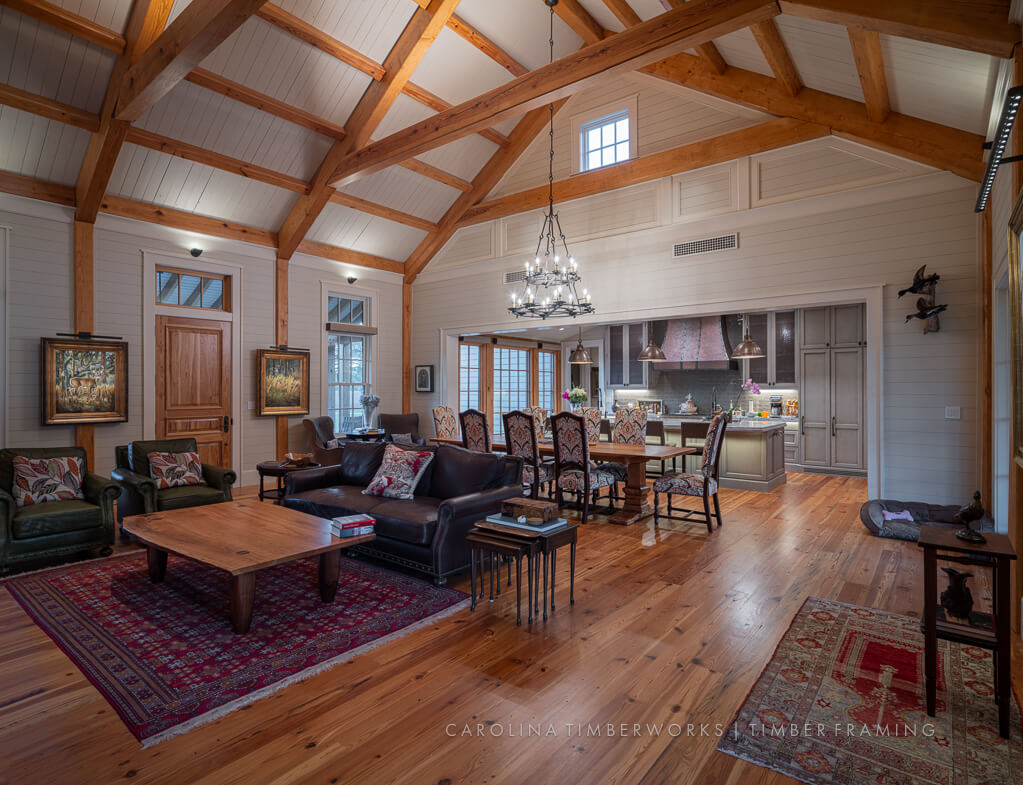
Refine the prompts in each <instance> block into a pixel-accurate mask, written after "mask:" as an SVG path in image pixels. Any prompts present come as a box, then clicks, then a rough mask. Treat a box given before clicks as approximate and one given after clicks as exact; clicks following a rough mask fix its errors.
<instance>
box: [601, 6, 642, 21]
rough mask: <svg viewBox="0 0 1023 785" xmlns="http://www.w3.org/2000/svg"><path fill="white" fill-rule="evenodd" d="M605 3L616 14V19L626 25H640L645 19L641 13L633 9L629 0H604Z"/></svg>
mask: <svg viewBox="0 0 1023 785" xmlns="http://www.w3.org/2000/svg"><path fill="white" fill-rule="evenodd" d="M604 5H606V6H607V8H608V10H609V11H610V12H611V13H612V14H614V15H615V19H617V20H618V21H619V22H621V23H622V24H623V25H625V26H626V27H632V26H633V25H638V24H639V23H640V22H642V21H643V20H642V19H641V18H640V16H639V14H637V13H636V12H635V11H634V10H632V6H631V5H629V3H628V1H627V0H604Z"/></svg>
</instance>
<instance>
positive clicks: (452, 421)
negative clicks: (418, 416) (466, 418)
mask: <svg viewBox="0 0 1023 785" xmlns="http://www.w3.org/2000/svg"><path fill="white" fill-rule="evenodd" d="M433 427H434V429H435V430H436V431H437V438H438V439H457V438H458V418H457V417H455V410H454V409H452V408H451V407H450V406H434V407H433Z"/></svg>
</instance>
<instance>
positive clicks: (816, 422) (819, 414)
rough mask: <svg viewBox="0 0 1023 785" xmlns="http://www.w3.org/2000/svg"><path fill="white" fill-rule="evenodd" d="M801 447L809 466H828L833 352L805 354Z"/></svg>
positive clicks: (807, 352) (804, 461)
mask: <svg viewBox="0 0 1023 785" xmlns="http://www.w3.org/2000/svg"><path fill="white" fill-rule="evenodd" d="M801 366H802V370H801V385H800V389H801V390H802V392H801V393H800V396H799V407H800V415H801V417H800V430H801V435H800V443H801V445H802V460H801V463H803V464H804V465H806V466H828V465H829V464H830V458H831V384H830V380H831V352H830V351H829V350H827V349H809V350H804V351H803V352H802V363H801Z"/></svg>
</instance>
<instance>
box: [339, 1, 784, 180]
mask: <svg viewBox="0 0 1023 785" xmlns="http://www.w3.org/2000/svg"><path fill="white" fill-rule="evenodd" d="M560 7H561V3H559V4H558V5H557V6H556V8H560ZM777 13H778V8H777V5H776V3H775V2H773V0H770V1H768V2H765V0H695V2H692V3H687V4H686V5H684V6H682V7H681V8H678V9H676V10H674V11H668V12H666V13H664V14H661V15H659V16H656V17H654V18H653V19H650V20H648V21H646V22H643V23H642V24H640V25H637V26H636V27H632V28H630V29H628V30H626V31H625V32H622V33H618V34H617V35H614V36H612V37H610V38H607V39H605V40H603V41H599V42H597V43H594V44H590V45H589V46H586V47H584V48H583V49H580V50H579V51H578V52H575V53H573V54H571V55H567V56H566V57H562V58H560V59H558V60H555V61H554V62H553V63H550V64H549V65H545V66H543V67H541V68H538V69H536V70H535V71H531V72H530V73H529V74H527V75H525V76H520V77H517V78H516V79H513V80H512V81H510V82H508V83H507V84H505V85H502V86H501V87H498V88H495V89H493V90H490V91H488V92H487V93H484V94H483V95H481V96H477V97H476V98H473V99H470V100H469V101H466V102H464V103H462V104H459V105H458V106H455V107H452V108H451V109H449V110H447V111H445V112H439V113H437V114H436V115H434V116H433V117H431V118H428V119H426V120H424V121H422V122H420V123H416V124H414V125H412V126H410V127H408V128H406V129H404V130H402V131H399V132H397V133H395V134H392V135H391V136H388V137H386V138H385V139H381V140H380V141H378V142H373V143H371V144H369V145H367V146H366V147H364V148H361V149H357V150H355V151H353V152H352V153H351V154H350V155H348V156H346V157H345V158H343V159H341V160H339V161H338V165H337V167H336V168H335V170H334V172H333V176H332V177H330V181H331V182H332V183H333V184H334V185H335V186H342V185H345V184H347V183H349V182H354V181H355V180H358V179H360V178H361V177H365V176H367V175H369V174H372V173H373V172H378V171H380V170H381V169H385V168H386V167H388V166H391V165H392V164H395V163H398V162H399V161H403V160H406V159H408V158H411V157H413V156H416V155H418V154H420V153H424V152H426V151H427V150H432V149H434V148H437V147H440V146H442V145H445V144H448V143H450V142H453V141H455V140H456V139H460V138H461V137H463V136H465V135H467V134H470V133H474V132H475V131H478V130H479V129H480V128H487V127H490V126H493V125H494V124H496V123H498V122H501V121H502V120H504V119H506V118H508V117H514V116H517V115H520V114H522V113H523V111H528V110H531V109H535V108H537V107H540V106H544V105H546V104H548V103H550V102H551V101H556V100H558V99H560V98H565V97H568V96H569V95H572V94H574V93H576V92H579V91H580V90H584V89H586V88H588V87H592V86H593V85H594V84H596V83H598V82H599V81H601V80H603V79H607V78H610V77H614V76H617V75H619V74H621V73H625V72H629V71H633V70H635V69H637V68H641V67H643V66H646V65H650V64H653V63H654V62H656V61H658V60H661V59H663V58H664V57H667V56H670V55H672V54H675V53H679V52H682V51H683V50H685V49H688V48H691V47H693V46H696V45H697V44H701V43H705V42H707V41H709V40H711V39H713V38H715V37H717V36H721V35H725V34H727V33H729V32H733V31H735V30H739V29H741V28H743V27H748V26H749V25H751V24H754V23H755V22H759V21H763V20H765V19H770V18H772V17H773V16H776V15H777Z"/></svg>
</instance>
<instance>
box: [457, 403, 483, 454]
mask: <svg viewBox="0 0 1023 785" xmlns="http://www.w3.org/2000/svg"><path fill="white" fill-rule="evenodd" d="M458 419H459V420H460V421H461V423H462V446H463V447H465V449H467V450H472V451H474V452H490V427H489V426H488V425H487V415H485V414H484V413H483V412H481V411H477V410H476V409H466V410H465V411H464V412H462V413H461V414H459V415H458Z"/></svg>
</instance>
